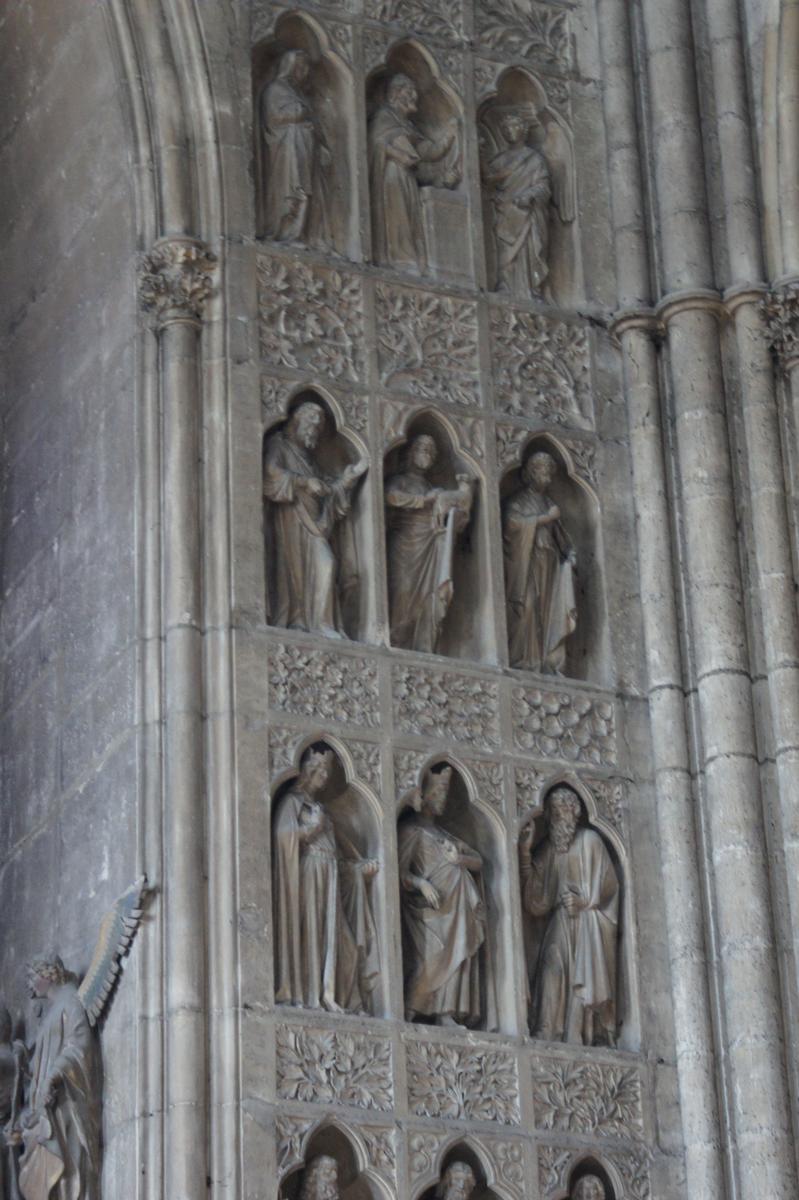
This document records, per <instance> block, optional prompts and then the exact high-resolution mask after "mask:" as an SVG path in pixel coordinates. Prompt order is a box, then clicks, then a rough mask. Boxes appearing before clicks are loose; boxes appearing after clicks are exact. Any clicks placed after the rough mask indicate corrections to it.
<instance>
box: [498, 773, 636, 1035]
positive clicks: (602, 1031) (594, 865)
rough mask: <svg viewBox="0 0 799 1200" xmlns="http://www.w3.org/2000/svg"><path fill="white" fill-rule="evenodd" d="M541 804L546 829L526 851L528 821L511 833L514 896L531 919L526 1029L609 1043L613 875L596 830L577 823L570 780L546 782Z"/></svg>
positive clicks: (613, 985) (615, 924)
mask: <svg viewBox="0 0 799 1200" xmlns="http://www.w3.org/2000/svg"><path fill="white" fill-rule="evenodd" d="M547 812H548V822H549V828H548V834H547V836H546V838H544V840H543V841H542V842H541V844H540V845H539V846H538V847H537V848H536V850H535V852H534V853H533V854H532V856H531V848H532V843H533V828H532V826H531V825H529V826H527V828H526V829H525V830H524V831H523V833H522V837H521V839H520V841H519V867H520V872H521V881H522V902H523V906H524V910H525V912H526V913H528V914H529V916H531V917H532V918H533V919H534V934H535V936H534V939H533V941H534V954H533V962H534V964H535V965H534V972H533V984H532V997H531V999H532V1031H533V1034H534V1035H535V1036H536V1037H541V1038H546V1039H547V1040H548V1041H564V1042H576V1043H580V1042H582V1043H583V1044H584V1045H586V1046H591V1045H593V1044H595V1043H597V1042H600V1043H604V1044H606V1045H614V1044H615V1039H616V989H617V977H616V952H617V943H618V932H619V880H618V877H617V875H616V870H615V867H614V866H613V863H612V861H611V858H610V855H609V854H608V852H607V850H606V848H605V843H604V842H603V840H602V838H601V837H600V835H599V834H598V833H597V832H596V831H595V830H593V829H588V828H581V827H579V825H578V821H579V818H580V812H581V809H580V801H579V799H578V798H577V795H576V794H575V793H574V792H573V791H572V789H571V788H570V787H566V786H558V787H555V788H553V789H552V791H551V792H550V793H549V795H548V797H547Z"/></svg>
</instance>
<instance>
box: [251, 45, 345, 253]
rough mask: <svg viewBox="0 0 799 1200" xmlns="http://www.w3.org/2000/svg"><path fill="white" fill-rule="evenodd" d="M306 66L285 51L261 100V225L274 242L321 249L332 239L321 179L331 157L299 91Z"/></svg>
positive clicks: (304, 59) (301, 55)
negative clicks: (263, 208)
mask: <svg viewBox="0 0 799 1200" xmlns="http://www.w3.org/2000/svg"><path fill="white" fill-rule="evenodd" d="M310 67H311V61H310V59H309V57H308V55H307V54H306V53H305V51H304V50H287V51H286V53H285V54H284V55H283V56H282V58H281V59H280V63H279V66H278V72H277V76H276V78H275V79H274V80H273V81H272V82H271V83H270V84H269V85H268V86H267V87H266V88H264V91H263V95H262V97H261V127H262V132H263V138H264V147H265V157H266V163H265V167H266V170H265V172H264V175H265V183H266V196H265V218H266V219H265V225H266V233H267V236H268V237H271V238H275V240H276V241H280V242H300V243H305V244H309V245H320V246H325V245H329V244H330V241H331V236H330V212H329V201H328V196H327V187H326V181H325V169H326V167H328V166H329V164H330V162H331V155H330V150H329V148H328V147H327V145H326V144H325V141H324V138H323V136H322V132H321V130H320V128H319V123H318V121H317V120H316V117H315V114H314V112H313V109H312V108H311V105H310V103H309V100H308V98H307V96H306V95H305V93H304V90H303V89H304V87H305V85H306V83H307V80H308V74H309V71H310Z"/></svg>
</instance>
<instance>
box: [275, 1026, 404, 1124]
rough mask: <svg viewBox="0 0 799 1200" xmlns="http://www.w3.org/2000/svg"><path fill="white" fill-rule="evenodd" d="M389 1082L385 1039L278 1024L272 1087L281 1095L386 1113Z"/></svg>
mask: <svg viewBox="0 0 799 1200" xmlns="http://www.w3.org/2000/svg"><path fill="white" fill-rule="evenodd" d="M392 1081H393V1071H392V1063H391V1043H390V1042H389V1041H388V1040H387V1039H386V1038H375V1037H363V1036H361V1035H360V1034H354V1033H338V1032H334V1031H332V1030H327V1029H304V1028H295V1027H292V1026H288V1025H281V1026H279V1027H278V1030H277V1090H278V1096H279V1097H280V1099H281V1100H301V1101H303V1102H305V1103H313V1104H345V1105H349V1106H350V1107H353V1108H367V1109H379V1110H380V1111H382V1112H388V1111H389V1110H390V1109H391V1107H392V1104H393V1082H392Z"/></svg>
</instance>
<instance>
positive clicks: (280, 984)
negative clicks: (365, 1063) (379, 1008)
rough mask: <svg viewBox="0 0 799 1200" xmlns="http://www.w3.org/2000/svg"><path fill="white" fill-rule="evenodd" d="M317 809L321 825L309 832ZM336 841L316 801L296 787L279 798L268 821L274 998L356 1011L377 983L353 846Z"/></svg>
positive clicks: (374, 947) (366, 902)
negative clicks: (345, 853)
mask: <svg viewBox="0 0 799 1200" xmlns="http://www.w3.org/2000/svg"><path fill="white" fill-rule="evenodd" d="M317 815H321V816H322V818H323V820H322V827H321V830H320V831H319V832H318V833H317V834H315V835H314V836H312V837H308V835H307V834H306V832H305V829H306V827H307V825H308V824H309V823H310V822H311V821H312V819H314V818H315V817H316V816H317ZM341 840H342V846H341V847H340V846H339V841H338V839H337V836H336V831H335V828H334V826H333V822H332V821H331V819H330V817H329V815H328V814H327V812H326V811H325V809H324V807H323V806H322V805H321V804H320V803H319V802H318V801H316V800H314V799H312V798H311V797H309V796H308V795H306V793H305V792H303V791H300V790H299V789H298V790H296V791H292V792H288V793H287V794H286V795H285V796H283V798H282V799H281V801H280V803H279V806H278V809H277V814H276V817H275V825H274V843H275V845H274V852H275V930H276V938H277V990H276V996H275V998H276V1000H277V1001H278V1003H282V1004H296V1005H300V1006H302V1007H304V1008H327V1009H335V1007H336V1006H337V1005H338V1006H339V1007H340V1008H343V1009H346V1010H347V1011H348V1012H360V1011H363V1010H364V1009H365V1008H366V1007H367V1001H368V997H369V994H370V992H371V991H372V990H373V988H374V986H375V983H376V982H377V976H378V974H379V970H380V963H379V957H378V941H377V931H376V927H375V923H374V917H373V914H372V909H371V903H370V899H369V894H368V889H367V884H366V880H365V879H364V876H363V872H362V870H361V867H360V864H359V862H358V861H357V857H356V851H355V848H354V847H353V846H351V845H349V844H348V843H346V841H345V840H344V839H341ZM343 848H346V849H347V851H348V855H349V856H350V857H347V858H343V857H342V856H341V849H343Z"/></svg>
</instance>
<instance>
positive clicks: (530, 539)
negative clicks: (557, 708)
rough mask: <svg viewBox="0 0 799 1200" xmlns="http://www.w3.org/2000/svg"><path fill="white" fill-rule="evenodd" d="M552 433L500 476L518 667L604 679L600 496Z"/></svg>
mask: <svg viewBox="0 0 799 1200" xmlns="http://www.w3.org/2000/svg"><path fill="white" fill-rule="evenodd" d="M570 468H571V461H570V459H569V458H568V456H567V455H566V454H565V453H564V451H563V450H562V449H561V447H560V446H559V445H558V443H557V442H556V441H555V439H554V438H551V437H550V436H549V435H548V434H539V435H538V436H537V437H533V438H531V439H530V441H528V442H527V444H526V445H525V447H524V449H523V452H522V454H521V456H520V459H519V465H518V466H516V467H514V468H513V469H512V470H510V471H508V472H507V473H506V474H505V476H504V478H503V479H502V482H501V486H500V498H501V509H502V550H503V560H504V576H505V617H506V624H507V635H508V661H509V663H510V665H511V666H512V667H516V668H517V669H520V670H525V671H537V672H539V673H541V674H544V675H558V676H565V677H567V678H569V679H589V678H590V679H593V680H595V681H596V682H603V681H604V678H605V675H606V669H605V661H606V657H607V654H606V650H605V646H604V642H605V636H606V631H605V626H606V623H605V621H604V619H603V614H604V597H603V591H602V587H601V580H600V573H599V563H598V559H597V553H596V549H595V547H596V541H597V537H598V513H597V505H596V498H595V497H594V494H593V492H592V491H591V490H590V489H589V488H588V486H587V485H586V484H585V483H583V481H582V480H581V479H579V478H578V477H577V476H575V475H574V474H573V472H572V471H571V469H570Z"/></svg>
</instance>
